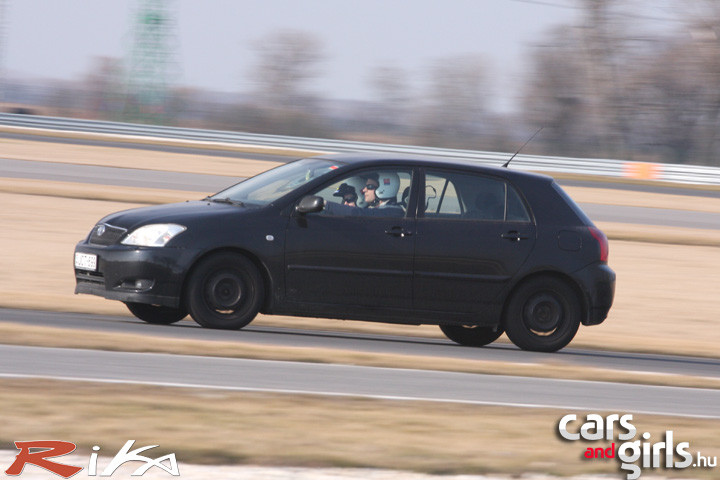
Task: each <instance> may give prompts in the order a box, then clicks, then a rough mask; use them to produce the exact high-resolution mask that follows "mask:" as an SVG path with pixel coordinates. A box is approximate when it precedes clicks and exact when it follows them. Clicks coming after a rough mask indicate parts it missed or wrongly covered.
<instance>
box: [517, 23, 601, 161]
mask: <svg viewBox="0 0 720 480" xmlns="http://www.w3.org/2000/svg"><path fill="white" fill-rule="evenodd" d="M579 37H580V32H579V31H578V29H576V28H572V27H560V28H558V29H556V30H555V31H553V32H552V33H551V34H550V35H549V37H548V39H547V40H546V41H545V42H543V43H542V44H541V45H538V46H536V47H535V48H534V49H533V55H532V58H531V63H530V70H529V75H528V80H527V82H526V85H525V91H524V94H523V97H524V100H523V106H524V110H525V118H526V121H527V122H528V124H529V125H530V126H531V127H532V129H533V130H534V129H537V128H539V127H543V134H542V136H541V137H540V138H538V143H540V142H542V143H545V144H548V145H551V146H552V147H551V148H552V151H553V152H554V153H555V154H558V155H582V154H584V153H585V151H584V150H585V149H586V145H587V142H588V138H589V137H590V136H591V135H592V134H591V129H592V126H591V122H590V121H589V120H590V119H589V118H588V109H589V106H588V103H589V99H588V92H587V87H586V82H585V79H586V77H587V72H586V64H585V61H584V58H583V53H582V51H581V50H580V49H578V43H579V40H580V38H579Z"/></svg>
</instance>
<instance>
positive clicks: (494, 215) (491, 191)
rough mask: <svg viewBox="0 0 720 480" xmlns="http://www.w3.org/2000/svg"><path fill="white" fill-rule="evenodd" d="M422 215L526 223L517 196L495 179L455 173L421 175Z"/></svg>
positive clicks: (520, 200) (513, 190)
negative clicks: (422, 190)
mask: <svg viewBox="0 0 720 480" xmlns="http://www.w3.org/2000/svg"><path fill="white" fill-rule="evenodd" d="M425 205H426V207H425V212H424V216H425V217H426V218H443V219H458V220H488V221H513V222H529V221H530V215H529V213H528V211H527V209H526V208H525V204H524V203H523V201H522V199H521V198H520V195H519V194H518V193H517V191H516V190H515V189H514V188H513V187H512V186H511V185H509V184H508V183H507V182H505V181H504V180H501V179H497V178H490V177H484V176H481V175H473V174H466V173H457V172H439V171H428V172H427V173H426V175H425Z"/></svg>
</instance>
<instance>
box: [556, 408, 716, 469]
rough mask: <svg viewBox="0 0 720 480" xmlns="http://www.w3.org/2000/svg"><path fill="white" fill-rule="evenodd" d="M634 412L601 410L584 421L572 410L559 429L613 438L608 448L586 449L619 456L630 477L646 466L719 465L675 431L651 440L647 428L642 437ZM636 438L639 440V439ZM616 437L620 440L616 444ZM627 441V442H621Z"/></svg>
mask: <svg viewBox="0 0 720 480" xmlns="http://www.w3.org/2000/svg"><path fill="white" fill-rule="evenodd" d="M632 419H633V416H632V415H630V414H626V415H622V416H620V415H618V414H612V415H608V416H605V417H603V416H602V415H598V414H589V415H586V416H585V421H584V422H582V423H580V421H579V420H578V417H577V415H575V414H568V415H565V416H564V417H562V418H561V419H560V422H559V423H558V432H559V434H560V436H561V437H562V438H563V439H565V440H569V441H578V440H585V441H590V442H593V441H603V440H605V441H611V442H612V444H611V445H610V446H608V447H606V448H602V447H596V448H593V447H587V448H586V449H585V452H584V453H583V457H584V458H586V459H600V458H603V459H607V458H617V459H618V460H619V462H620V469H621V470H624V471H626V472H627V479H628V480H635V479H637V478H639V477H640V475H641V474H642V471H643V469H646V468H653V469H656V468H666V469H671V468H676V469H683V468H688V467H692V468H713V467H716V466H717V457H716V456H713V457H710V456H703V455H702V454H701V453H700V452H697V455H696V456H693V454H692V453H690V451H689V449H690V443H689V442H680V443H675V441H676V440H675V438H674V432H673V431H672V430H667V431H666V432H665V435H664V436H663V438H662V440H660V441H657V442H652V441H650V439H651V437H652V436H651V435H650V433H649V432H645V433H643V434H642V435H641V437H642V440H640V439H636V438H637V436H638V435H637V429H636V428H635V426H634V425H633V424H632V423H631V422H632ZM635 439H636V440H635ZM615 441H617V442H618V444H617V445H616V443H615ZM619 442H623V443H619Z"/></svg>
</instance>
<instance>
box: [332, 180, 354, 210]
mask: <svg viewBox="0 0 720 480" xmlns="http://www.w3.org/2000/svg"><path fill="white" fill-rule="evenodd" d="M333 197H342V204H343V205H347V206H348V207H357V199H358V194H357V192H356V191H355V187H353V186H352V185H348V184H347V183H341V184H340V186H339V187H338V189H337V190H335V193H333Z"/></svg>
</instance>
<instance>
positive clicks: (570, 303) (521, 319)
mask: <svg viewBox="0 0 720 480" xmlns="http://www.w3.org/2000/svg"><path fill="white" fill-rule="evenodd" d="M581 316H582V307H581V304H580V299H579V298H578V295H577V294H576V293H575V291H574V290H573V289H572V288H571V287H570V286H569V285H568V284H567V283H566V282H564V281H562V280H560V279H558V278H555V277H538V278H534V279H531V280H529V281H528V282H526V283H523V284H521V285H520V286H519V287H518V288H517V290H515V292H514V293H513V294H512V296H511V298H510V301H509V303H508V307H507V309H506V311H505V332H506V333H507V336H508V338H510V340H511V341H512V342H513V343H514V344H515V345H517V346H518V347H520V348H522V349H523V350H531V351H535V352H555V351H557V350H560V349H561V348H563V347H565V346H566V345H567V344H568V343H570V341H571V340H572V339H573V337H575V334H576V333H577V330H578V328H579V326H580V319H581Z"/></svg>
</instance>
